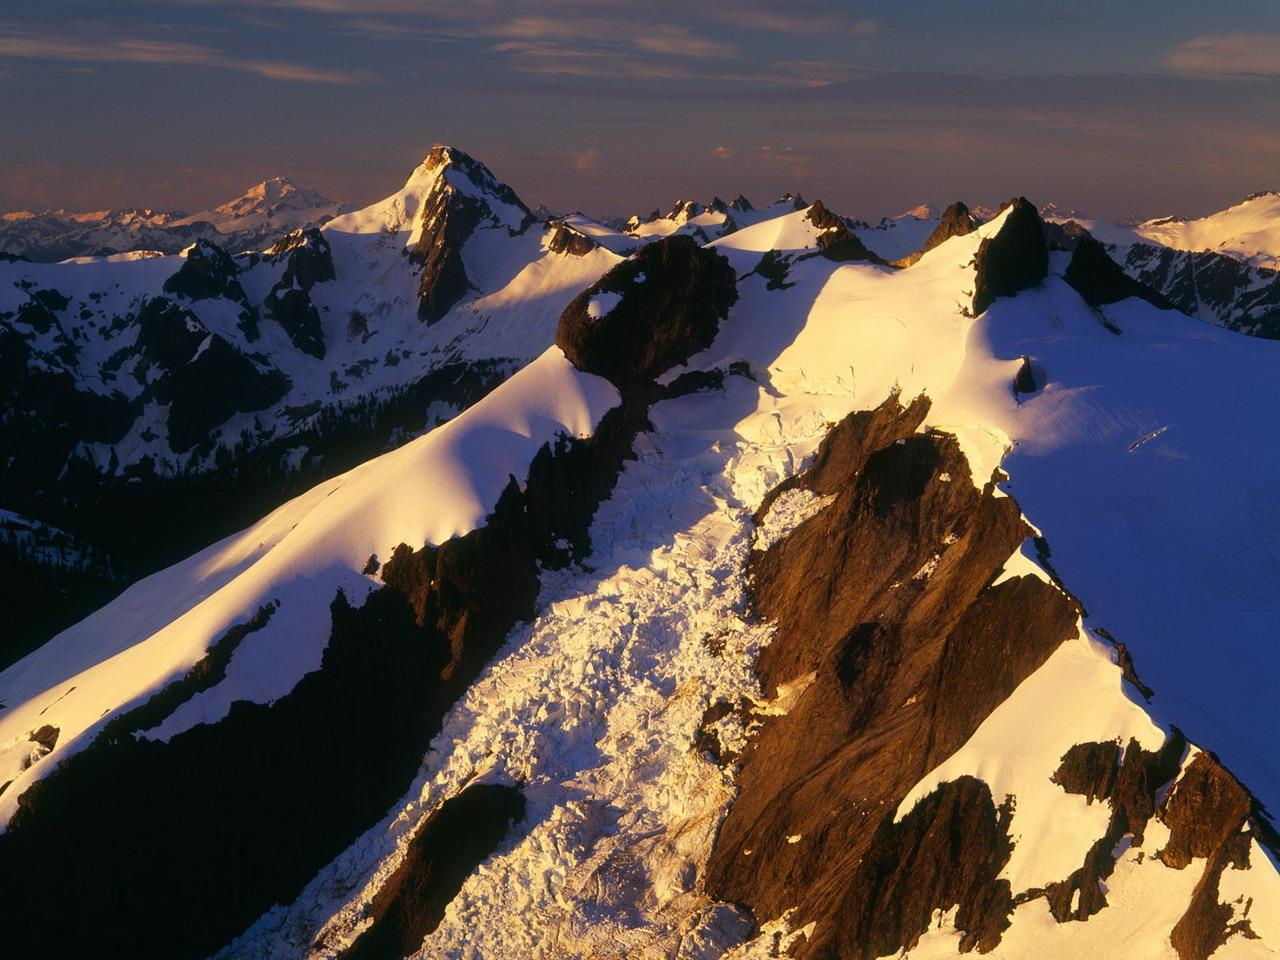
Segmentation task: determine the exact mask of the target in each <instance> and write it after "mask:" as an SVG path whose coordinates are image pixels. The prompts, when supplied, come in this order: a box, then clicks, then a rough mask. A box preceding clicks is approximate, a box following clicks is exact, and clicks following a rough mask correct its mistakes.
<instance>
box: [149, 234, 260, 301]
mask: <svg viewBox="0 0 1280 960" xmlns="http://www.w3.org/2000/svg"><path fill="white" fill-rule="evenodd" d="M239 273H240V268H239V267H238V266H237V265H236V262H235V260H234V259H232V257H231V255H230V254H229V253H227V251H226V250H224V249H223V248H222V247H220V246H218V245H217V244H216V243H214V242H213V241H212V240H197V241H196V242H195V243H193V244H192V245H191V246H189V247H188V248H187V249H186V252H185V255H184V258H183V263H182V266H180V267H179V268H178V270H177V272H176V273H174V274H173V276H171V277H170V278H169V279H168V280H166V281H165V282H164V291H165V293H174V294H178V295H179V296H183V297H186V298H187V299H188V300H210V299H213V298H214V297H222V296H227V295H228V294H229V293H232V292H234V291H238V294H236V295H234V296H233V297H232V299H235V300H243V299H244V291H243V290H241V289H240V282H239V281H238V280H236V277H237V275H239ZM233 287H234V291H233Z"/></svg>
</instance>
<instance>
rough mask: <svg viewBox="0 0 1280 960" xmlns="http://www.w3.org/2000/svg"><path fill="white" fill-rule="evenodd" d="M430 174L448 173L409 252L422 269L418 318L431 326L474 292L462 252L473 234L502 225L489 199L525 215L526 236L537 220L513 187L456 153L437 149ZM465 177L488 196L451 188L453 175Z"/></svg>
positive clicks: (433, 195) (432, 195) (435, 189)
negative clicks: (488, 226) (480, 228)
mask: <svg viewBox="0 0 1280 960" xmlns="http://www.w3.org/2000/svg"><path fill="white" fill-rule="evenodd" d="M426 164H427V169H428V170H437V169H440V168H447V169H446V170H444V171H442V172H441V173H440V175H439V177H438V178H437V179H436V181H435V183H434V185H433V186H432V188H431V192H430V193H429V194H428V195H427V197H426V198H425V199H424V200H423V203H422V215H421V223H422V233H421V235H420V236H419V238H418V242H417V243H416V244H414V246H413V248H412V249H411V250H410V251H409V259H410V261H411V262H413V263H414V264H417V265H418V266H419V267H421V269H422V274H421V281H420V283H419V286H418V315H419V316H420V317H421V318H422V319H423V320H424V321H426V323H428V324H432V323H435V322H436V321H438V320H440V319H441V318H442V317H443V316H444V315H445V314H446V313H448V312H449V311H450V310H451V309H453V307H454V305H456V304H457V303H458V301H459V300H461V299H462V298H463V297H464V296H465V295H466V294H467V292H468V291H470V290H473V289H474V285H473V284H472V282H471V280H470V278H469V277H468V276H467V268H466V265H465V264H464V263H463V260H462V248H463V246H464V245H465V244H466V242H467V239H468V238H469V237H470V236H471V234H472V233H473V232H474V231H475V230H476V229H477V228H478V227H480V226H481V224H484V223H487V224H489V225H490V226H497V225H498V224H499V221H498V219H497V217H496V216H495V214H494V212H493V209H492V208H491V207H490V206H489V203H488V200H486V199H484V196H485V195H487V196H489V197H492V198H493V199H495V200H497V201H499V202H501V203H503V204H506V205H508V206H511V207H515V208H516V209H517V210H519V211H521V213H522V215H523V219H522V221H521V224H520V226H519V228H518V229H515V230H514V231H513V232H515V233H522V232H524V231H525V230H526V229H528V227H529V225H530V224H532V223H534V222H535V220H536V218H535V217H534V215H533V213H532V212H531V211H530V210H529V208H528V207H526V206H525V205H524V203H522V202H521V200H520V198H519V197H517V196H516V195H515V192H514V191H512V189H511V188H510V187H508V186H507V185H506V184H503V183H500V182H499V181H498V180H497V179H496V178H495V177H494V176H493V174H492V173H490V172H489V168H488V167H486V166H485V165H484V164H482V163H480V162H479V161H478V160H475V159H473V158H472V157H469V156H467V154H465V153H463V152H462V151H460V150H455V149H454V148H453V147H434V148H433V149H432V151H431V153H430V154H429V155H428V157H427V160H426ZM449 170H456V171H458V172H459V173H460V174H461V175H463V176H465V177H466V178H467V179H468V180H469V181H470V182H471V184H472V186H474V187H475V188H476V189H477V190H478V191H480V192H481V194H482V196H474V195H472V194H471V193H469V192H465V191H464V190H461V189H459V188H458V187H456V186H455V185H454V184H453V183H451V182H450V179H449V175H448V171H449Z"/></svg>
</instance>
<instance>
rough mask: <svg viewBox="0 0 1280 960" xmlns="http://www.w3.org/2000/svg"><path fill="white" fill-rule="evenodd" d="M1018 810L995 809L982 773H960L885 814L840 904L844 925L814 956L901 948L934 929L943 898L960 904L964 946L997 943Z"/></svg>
mask: <svg viewBox="0 0 1280 960" xmlns="http://www.w3.org/2000/svg"><path fill="white" fill-rule="evenodd" d="M1011 813H1012V809H1011V804H1008V803H1005V804H1002V805H1001V806H1000V808H999V809H997V808H996V806H995V804H994V803H992V799H991V791H990V790H989V789H988V788H987V785H986V784H985V783H983V782H982V781H981V780H975V779H974V778H973V777H961V778H960V779H959V780H954V781H952V782H950V783H944V784H943V785H942V786H940V787H939V788H938V789H937V790H935V791H934V792H933V793H931V794H930V795H929V796H928V797H926V798H925V799H924V800H922V801H921V802H920V803H919V804H918V805H917V806H916V807H915V808H914V809H913V810H912V811H911V812H910V813H909V814H907V815H906V816H905V817H903V818H902V821H901V822H899V823H893V822H892V820H891V819H886V820H883V821H881V822H880V826H879V828H878V829H877V830H876V833H875V837H874V838H873V839H872V841H871V845H870V847H869V848H868V850H867V853H866V855H865V856H864V857H863V858H862V861H861V862H860V863H858V865H857V869H856V870H855V871H854V874H853V877H852V878H851V880H850V881H849V884H848V892H847V894H846V896H845V898H844V900H843V902H842V903H841V905H840V914H839V920H840V921H844V922H843V923H842V925H841V929H840V930H839V931H837V932H836V933H835V934H834V935H833V936H832V937H831V938H830V939H829V940H828V941H827V942H826V945H825V946H824V947H822V948H818V949H815V950H814V953H813V955H814V956H829V957H848V958H851V960H852V958H857V960H874V958H876V957H885V956H890V955H893V954H896V953H897V952H898V951H899V950H901V949H902V947H904V946H907V945H910V944H911V943H913V942H914V941H915V939H916V938H917V937H918V936H919V935H920V933H921V932H922V931H924V930H927V929H928V928H929V926H930V925H931V924H932V923H933V914H934V911H935V910H937V909H938V907H939V906H940V905H943V904H946V905H952V904H955V905H958V909H957V911H956V926H957V927H958V928H959V929H961V930H964V931H965V934H964V936H963V937H962V938H961V941H960V949H961V950H962V951H964V952H968V951H970V950H973V949H974V948H975V947H976V948H977V949H978V951H979V952H980V953H985V952H987V951H989V950H991V949H992V948H994V947H995V946H996V944H998V943H999V942H1000V935H1001V934H1002V933H1003V932H1004V931H1005V930H1006V929H1007V928H1008V926H1009V913H1010V911H1011V909H1012V898H1011V896H1010V891H1009V881H1008V880H1000V879H997V877H998V876H999V874H1000V871H1001V869H1003V867H1004V865H1005V863H1007V862H1008V860H1009V854H1010V852H1011V851H1012V849H1013V844H1012V843H1010V841H1009V834H1008V823H1009V818H1010V814H1011ZM845 918H848V920H847V921H846V920H845ZM846 923H847V925H845V924H846Z"/></svg>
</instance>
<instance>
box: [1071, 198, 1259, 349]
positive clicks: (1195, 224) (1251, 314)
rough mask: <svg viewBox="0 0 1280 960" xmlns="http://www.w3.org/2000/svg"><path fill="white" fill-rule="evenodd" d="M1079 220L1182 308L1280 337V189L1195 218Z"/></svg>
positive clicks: (1221, 322) (1255, 332)
mask: <svg viewBox="0 0 1280 960" xmlns="http://www.w3.org/2000/svg"><path fill="white" fill-rule="evenodd" d="M1055 219H1056V220H1057V221H1058V222H1064V221H1065V220H1066V219H1074V220H1075V221H1076V222H1078V223H1079V224H1081V225H1082V226H1083V227H1085V228H1086V229H1087V230H1089V232H1090V233H1092V234H1093V235H1094V236H1096V237H1097V238H1098V239H1099V240H1101V241H1102V242H1103V243H1104V244H1106V245H1107V248H1108V250H1109V251H1110V252H1111V254H1112V255H1113V256H1114V257H1115V258H1116V259H1117V260H1118V261H1120V263H1121V264H1122V265H1123V266H1124V268H1125V270H1126V271H1127V272H1128V273H1129V274H1130V276H1132V277H1134V278H1135V279H1137V280H1139V281H1141V282H1142V283H1144V284H1146V285H1148V286H1149V287H1152V288H1153V289H1156V290H1158V291H1160V292H1161V293H1162V294H1164V295H1165V296H1166V297H1168V298H1169V300H1170V301H1171V302H1172V303H1173V304H1174V305H1175V306H1177V308H1178V309H1179V310H1182V311H1183V312H1184V313H1187V314H1190V315H1191V316H1194V317H1199V318H1200V319H1201V320H1204V321H1206V322H1208V323H1212V324H1215V325H1217V326H1221V327H1226V328H1227V329H1228V330H1236V331H1239V332H1241V333H1247V334H1249V335H1251V336H1258V337H1266V338H1269V339H1280V193H1257V194H1253V195H1252V196H1250V197H1248V198H1246V199H1245V200H1244V201H1242V202H1241V203H1238V204H1236V205H1235V206H1232V207H1229V208H1227V209H1226V210H1223V211H1220V212H1219V213H1215V214H1212V215H1210V216H1207V217H1201V218H1199V219H1196V220H1186V219H1178V218H1175V217H1161V218H1156V219H1153V220H1146V221H1143V222H1141V223H1138V224H1114V223H1107V222H1105V221H1101V220H1091V219H1087V218H1082V217H1071V218H1066V217H1057V218H1055Z"/></svg>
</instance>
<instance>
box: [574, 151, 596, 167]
mask: <svg viewBox="0 0 1280 960" xmlns="http://www.w3.org/2000/svg"><path fill="white" fill-rule="evenodd" d="M573 165H574V167H576V168H577V169H578V170H581V171H582V172H583V173H586V172H588V171H590V170H594V169H596V168H597V167H598V166H600V151H599V150H596V149H594V148H592V147H588V148H587V149H585V150H579V151H578V152H577V153H575V154H574V155H573Z"/></svg>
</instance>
